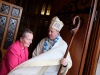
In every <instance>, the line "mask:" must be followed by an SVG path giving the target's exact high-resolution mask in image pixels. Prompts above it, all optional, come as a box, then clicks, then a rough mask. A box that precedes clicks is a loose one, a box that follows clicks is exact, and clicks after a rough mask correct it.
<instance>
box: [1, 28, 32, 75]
mask: <svg viewBox="0 0 100 75" xmlns="http://www.w3.org/2000/svg"><path fill="white" fill-rule="evenodd" d="M32 39H33V32H32V31H31V30H30V29H25V30H24V32H22V35H21V36H20V39H19V40H17V41H16V42H14V43H13V44H11V45H10V46H9V47H8V49H7V53H6V54H5V57H4V59H3V60H2V63H1V66H0V75H7V74H8V73H9V72H10V71H11V70H12V69H13V68H15V67H16V66H18V65H19V64H21V63H22V62H24V61H26V60H28V47H29V46H30V44H31V43H32Z"/></svg>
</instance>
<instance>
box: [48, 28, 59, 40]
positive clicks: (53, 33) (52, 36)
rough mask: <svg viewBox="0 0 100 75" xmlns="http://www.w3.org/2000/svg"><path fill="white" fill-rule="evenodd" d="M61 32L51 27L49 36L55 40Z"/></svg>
mask: <svg viewBox="0 0 100 75" xmlns="http://www.w3.org/2000/svg"><path fill="white" fill-rule="evenodd" d="M58 34H59V32H58V31H57V30H55V29H54V28H51V27H49V32H48V36H49V38H50V39H51V40H54V39H55V38H56V37H57V36H58Z"/></svg>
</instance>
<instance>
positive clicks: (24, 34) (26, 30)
mask: <svg viewBox="0 0 100 75" xmlns="http://www.w3.org/2000/svg"><path fill="white" fill-rule="evenodd" d="M26 33H31V34H33V32H32V31H31V30H30V29H25V30H24V31H23V32H22V34H21V37H25V36H26Z"/></svg>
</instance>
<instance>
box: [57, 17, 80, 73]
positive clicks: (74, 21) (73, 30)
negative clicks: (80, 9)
mask: <svg viewBox="0 0 100 75" xmlns="http://www.w3.org/2000/svg"><path fill="white" fill-rule="evenodd" d="M76 18H78V19H79V22H78V25H77V27H76V28H74V29H72V32H73V36H72V38H71V41H70V43H69V46H68V48H67V50H66V52H65V55H64V58H66V57H67V54H68V51H69V50H70V48H71V45H72V41H73V39H74V36H75V34H76V33H77V31H78V29H79V27H80V17H79V16H75V17H74V19H73V24H74V25H75V23H76ZM62 67H63V66H62V65H60V68H59V71H58V74H57V75H60V73H61V70H62Z"/></svg>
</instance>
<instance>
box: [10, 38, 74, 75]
mask: <svg viewBox="0 0 100 75" xmlns="http://www.w3.org/2000/svg"><path fill="white" fill-rule="evenodd" d="M45 40H46V38H44V39H43V40H41V42H40V43H39V44H38V46H37V47H36V49H35V50H34V52H33V58H31V59H29V60H28V61H26V62H24V63H22V64H20V65H19V66H17V67H15V68H14V69H13V70H12V71H11V72H10V73H8V75H57V72H58V70H59V65H60V60H61V58H63V56H64V54H65V52H66V50H67V44H66V42H65V41H64V40H63V39H62V38H61V37H60V38H59V40H58V41H57V43H55V44H54V46H53V47H52V48H51V49H50V50H48V51H47V52H44V53H43V47H44V43H45ZM66 59H67V61H68V65H67V67H63V68H62V71H61V74H60V75H65V74H66V73H67V71H68V70H69V69H70V68H71V66H72V60H71V57H70V53H69V52H68V55H67V57H66Z"/></svg>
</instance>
